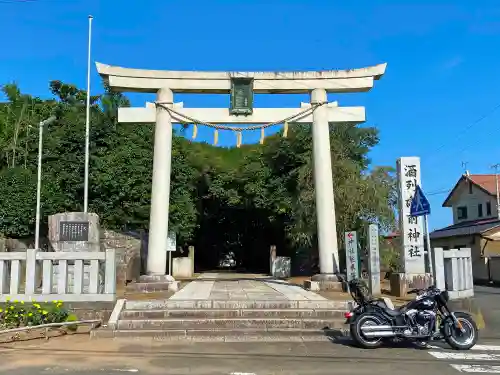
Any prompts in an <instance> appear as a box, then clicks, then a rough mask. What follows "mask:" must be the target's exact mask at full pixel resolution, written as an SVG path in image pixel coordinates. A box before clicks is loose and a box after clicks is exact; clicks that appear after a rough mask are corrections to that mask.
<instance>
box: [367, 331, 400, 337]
mask: <svg viewBox="0 0 500 375" xmlns="http://www.w3.org/2000/svg"><path fill="white" fill-rule="evenodd" d="M363 336H365V337H394V336H396V333H395V332H394V331H372V332H363Z"/></svg>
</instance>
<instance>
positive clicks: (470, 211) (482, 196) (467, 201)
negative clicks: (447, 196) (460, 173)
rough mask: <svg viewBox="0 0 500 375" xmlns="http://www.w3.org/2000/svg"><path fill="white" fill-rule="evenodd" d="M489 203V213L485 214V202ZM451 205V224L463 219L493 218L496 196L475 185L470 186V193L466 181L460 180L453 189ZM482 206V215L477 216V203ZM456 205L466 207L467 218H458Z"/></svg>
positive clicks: (494, 215) (495, 212)
mask: <svg viewBox="0 0 500 375" xmlns="http://www.w3.org/2000/svg"><path fill="white" fill-rule="evenodd" d="M487 202H490V204H491V213H490V215H487V211H486V203H487ZM450 203H451V205H452V207H453V224H457V223H460V222H463V221H471V220H477V219H488V218H494V217H496V215H497V208H496V198H495V197H492V196H491V195H489V194H486V193H485V192H484V191H482V190H481V189H479V188H478V187H476V186H474V185H473V186H472V194H470V193H469V186H468V183H466V182H462V183H461V184H460V186H459V187H458V188H457V190H456V191H455V194H454V197H453V198H452V200H451V202H450ZM479 204H482V206H483V216H481V217H479V216H478V205H479ZM458 207H467V218H466V219H458Z"/></svg>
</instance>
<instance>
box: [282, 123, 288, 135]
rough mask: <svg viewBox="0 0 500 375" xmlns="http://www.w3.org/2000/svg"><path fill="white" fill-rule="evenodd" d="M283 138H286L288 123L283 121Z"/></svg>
mask: <svg viewBox="0 0 500 375" xmlns="http://www.w3.org/2000/svg"><path fill="white" fill-rule="evenodd" d="M283 137H284V138H286V137H288V121H285V124H284V126H283Z"/></svg>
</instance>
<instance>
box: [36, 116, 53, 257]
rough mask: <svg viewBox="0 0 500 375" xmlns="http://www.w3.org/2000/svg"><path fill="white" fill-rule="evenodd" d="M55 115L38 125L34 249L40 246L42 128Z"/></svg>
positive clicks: (51, 121) (48, 123)
mask: <svg viewBox="0 0 500 375" xmlns="http://www.w3.org/2000/svg"><path fill="white" fill-rule="evenodd" d="M56 120H57V118H56V116H50V117H49V118H48V119H46V120H44V121H41V122H40V124H39V125H38V171H37V172H38V177H37V183H36V218H35V249H37V250H38V249H39V248H40V217H41V216H40V211H41V203H40V194H41V191H42V155H43V151H42V148H43V128H44V127H45V126H49V125H50V124H52V123H53V122H54V121H56Z"/></svg>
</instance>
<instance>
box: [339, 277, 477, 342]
mask: <svg viewBox="0 0 500 375" xmlns="http://www.w3.org/2000/svg"><path fill="white" fill-rule="evenodd" d="M353 286H354V289H355V290H354V295H356V297H357V299H359V295H360V294H364V293H363V291H362V290H360V287H359V285H358V286H356V285H353ZM356 288H357V289H356ZM351 294H353V292H351ZM408 294H416V295H417V296H416V298H415V299H414V300H413V301H410V302H409V303H407V304H406V305H404V306H401V307H400V308H394V307H393V306H390V305H392V303H390V304H388V303H386V301H384V299H373V298H370V297H367V296H366V295H365V296H363V301H364V302H363V304H362V305H361V304H359V303H358V306H357V307H356V308H355V309H354V310H353V311H352V317H350V318H349V325H350V333H351V337H352V338H353V340H354V341H355V342H356V343H357V344H358V345H359V346H361V347H363V348H366V349H374V348H378V347H380V346H382V344H383V343H384V341H386V340H387V339H390V340H408V341H413V342H414V343H416V344H417V345H418V346H419V347H426V346H427V344H428V342H430V341H436V340H442V339H444V340H445V341H446V342H447V343H448V345H450V346H451V347H452V348H453V349H456V350H469V349H470V348H472V347H473V346H474V345H476V342H477V340H478V328H477V325H476V323H475V322H474V319H473V318H472V317H471V316H470V315H469V314H467V313H464V312H453V311H451V310H450V308H449V307H448V301H449V295H448V292H447V291H441V290H439V289H437V288H436V287H435V286H430V287H429V288H427V289H413V290H411V291H409V292H408ZM356 309H358V310H356ZM346 315H347V314H346Z"/></svg>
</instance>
